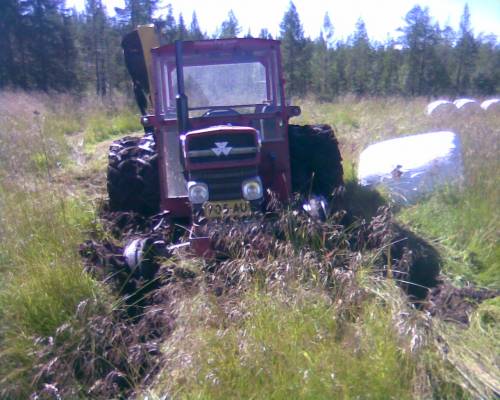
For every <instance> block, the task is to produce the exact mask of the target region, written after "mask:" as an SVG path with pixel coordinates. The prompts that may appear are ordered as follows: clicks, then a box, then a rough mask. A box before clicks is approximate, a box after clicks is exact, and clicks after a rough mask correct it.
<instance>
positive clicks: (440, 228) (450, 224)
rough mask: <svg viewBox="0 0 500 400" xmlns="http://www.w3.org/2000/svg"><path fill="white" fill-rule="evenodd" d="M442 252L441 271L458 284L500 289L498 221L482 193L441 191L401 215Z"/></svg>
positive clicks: (499, 227)
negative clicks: (475, 284)
mask: <svg viewBox="0 0 500 400" xmlns="http://www.w3.org/2000/svg"><path fill="white" fill-rule="evenodd" d="M402 219H403V220H404V221H405V222H406V223H408V224H410V225H411V226H413V227H414V228H415V229H417V230H418V231H419V232H422V233H424V234H426V235H429V236H430V237H432V238H434V240H435V241H436V242H437V244H438V247H439V248H440V250H441V253H442V255H443V260H444V271H445V273H447V274H448V275H449V276H452V277H453V278H454V279H455V280H456V281H457V282H462V283H464V282H476V283H479V284H480V285H483V286H491V287H495V288H500V245H499V239H498V232H499V230H500V220H499V217H498V214H497V210H496V206H495V205H494V204H492V202H491V201H490V199H488V198H487V196H485V193H484V192H483V193H481V192H478V191H476V190H473V189H465V190H464V191H463V192H457V191H456V190H453V189H452V190H450V189H447V190H443V191H440V192H438V193H437V194H436V195H434V196H432V197H431V198H430V199H428V200H427V201H425V202H423V203H421V204H418V205H416V206H413V207H411V208H409V209H407V210H404V212H403V213H402Z"/></svg>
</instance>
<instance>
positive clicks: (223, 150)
mask: <svg viewBox="0 0 500 400" xmlns="http://www.w3.org/2000/svg"><path fill="white" fill-rule="evenodd" d="M227 143H228V142H215V147H213V148H212V149H211V150H212V151H213V152H214V153H215V155H216V156H220V155H221V154H224V155H225V156H227V155H228V154H229V153H231V150H232V149H233V148H232V147H229V146H228V145H227Z"/></svg>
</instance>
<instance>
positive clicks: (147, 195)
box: [107, 135, 160, 215]
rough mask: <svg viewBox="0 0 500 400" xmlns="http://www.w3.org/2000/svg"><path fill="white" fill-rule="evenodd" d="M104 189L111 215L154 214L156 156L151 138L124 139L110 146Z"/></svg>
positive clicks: (156, 201) (156, 205)
mask: <svg viewBox="0 0 500 400" xmlns="http://www.w3.org/2000/svg"><path fill="white" fill-rule="evenodd" d="M107 187H108V195H109V207H110V209H111V210H112V211H135V212H137V213H140V214H143V215H152V214H155V213H157V212H158V210H159V205H160V185H159V178H158V154H157V152H156V146H155V141H154V138H153V136H152V135H145V136H143V137H132V136H127V137H124V138H122V139H119V140H115V141H114V142H113V143H112V144H111V146H110V148H109V154H108V176H107Z"/></svg>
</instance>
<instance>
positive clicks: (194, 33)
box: [189, 11, 205, 40]
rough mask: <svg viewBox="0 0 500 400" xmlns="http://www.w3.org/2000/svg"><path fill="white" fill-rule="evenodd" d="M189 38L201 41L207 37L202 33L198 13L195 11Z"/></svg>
mask: <svg viewBox="0 0 500 400" xmlns="http://www.w3.org/2000/svg"><path fill="white" fill-rule="evenodd" d="M189 38H190V39H192V40H201V39H204V38H205V35H203V33H202V32H201V29H200V25H199V23H198V17H197V16H196V11H193V16H192V17H191V25H189Z"/></svg>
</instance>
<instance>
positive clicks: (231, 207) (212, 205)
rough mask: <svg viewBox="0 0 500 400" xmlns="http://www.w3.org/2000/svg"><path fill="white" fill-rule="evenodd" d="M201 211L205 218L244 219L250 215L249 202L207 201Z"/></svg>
mask: <svg viewBox="0 0 500 400" xmlns="http://www.w3.org/2000/svg"><path fill="white" fill-rule="evenodd" d="M203 210H204V211H205V216H206V217H207V218H222V217H244V216H248V215H251V214H252V209H251V208H250V202H248V201H246V200H231V201H207V202H206V203H205V204H204V205H203Z"/></svg>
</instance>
